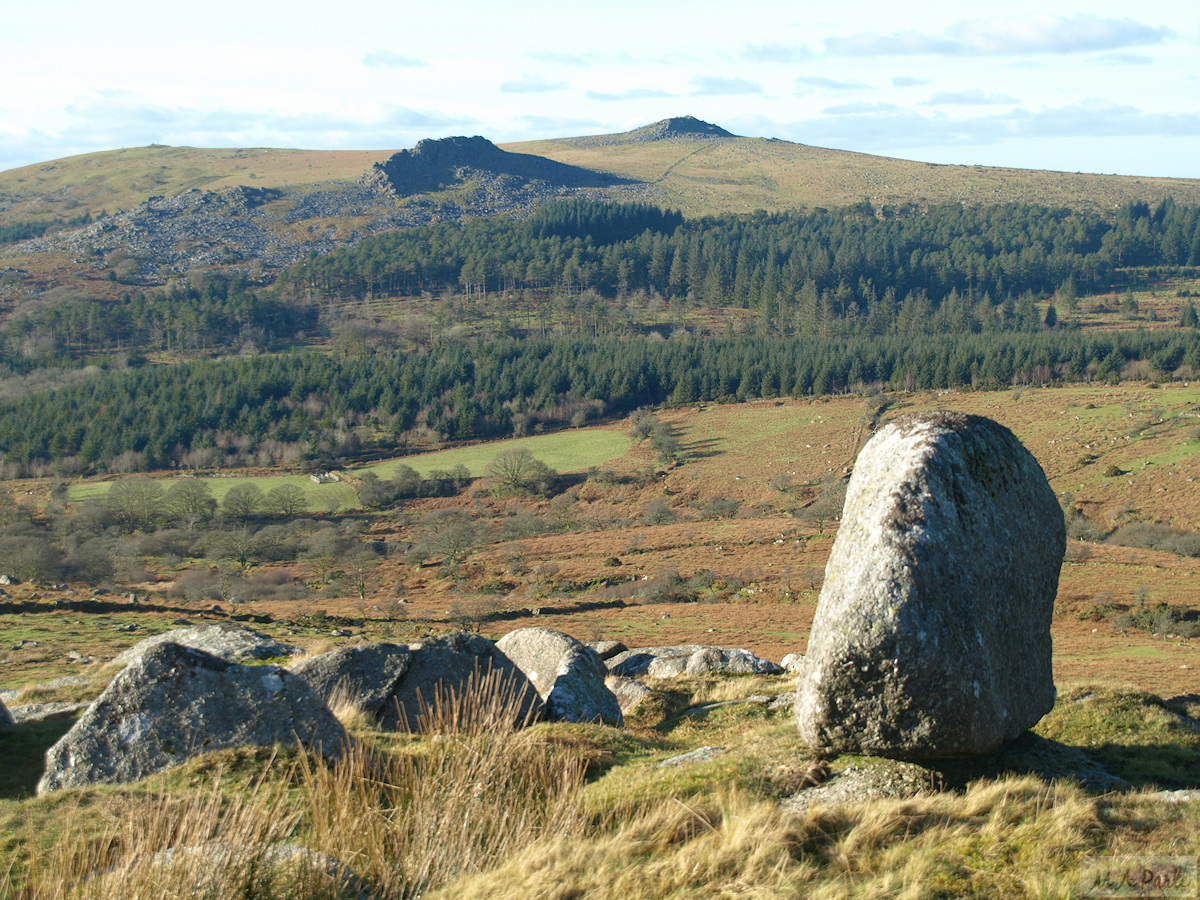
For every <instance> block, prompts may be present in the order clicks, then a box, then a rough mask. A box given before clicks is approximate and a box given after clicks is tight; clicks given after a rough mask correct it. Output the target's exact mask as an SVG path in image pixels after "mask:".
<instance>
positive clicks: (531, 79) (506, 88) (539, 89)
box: [500, 72, 570, 94]
mask: <svg viewBox="0 0 1200 900" xmlns="http://www.w3.org/2000/svg"><path fill="white" fill-rule="evenodd" d="M568 87H570V85H569V84H567V83H566V82H565V81H547V80H546V79H545V78H542V77H541V76H540V75H530V74H529V73H528V72H522V73H521V77H520V78H518V79H517V80H516V81H506V82H504V83H503V84H501V85H500V93H502V94H546V93H549V92H550V91H562V90H566V89H567V88H568Z"/></svg>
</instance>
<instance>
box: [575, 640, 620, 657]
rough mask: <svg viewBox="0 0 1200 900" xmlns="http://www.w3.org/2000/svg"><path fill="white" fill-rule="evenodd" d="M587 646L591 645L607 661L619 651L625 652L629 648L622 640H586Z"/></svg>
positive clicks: (584, 643) (585, 644)
mask: <svg viewBox="0 0 1200 900" xmlns="http://www.w3.org/2000/svg"><path fill="white" fill-rule="evenodd" d="M583 645H584V646H585V647H591V648H592V649H593V650H595V651H596V653H597V654H598V655H599V657H600V658H601V659H603V660H605V661H607V660H610V659H612V658H613V657H614V656H616V655H617V654H618V653H624V652H625V651H626V650H628V649H629V648H628V647H626V646H625V645H624V644H622V643H621V642H620V641H584V642H583Z"/></svg>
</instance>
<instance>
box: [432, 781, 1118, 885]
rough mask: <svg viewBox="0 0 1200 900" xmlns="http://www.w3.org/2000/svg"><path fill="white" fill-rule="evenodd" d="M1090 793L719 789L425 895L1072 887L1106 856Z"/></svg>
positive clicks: (1000, 786)
mask: <svg viewBox="0 0 1200 900" xmlns="http://www.w3.org/2000/svg"><path fill="white" fill-rule="evenodd" d="M1102 819H1103V810H1102V803H1101V801H1098V800H1096V799H1094V798H1092V797H1089V796H1087V795H1086V794H1084V793H1083V792H1081V791H1080V790H1078V789H1076V788H1074V787H1071V786H1067V785H1045V784H1043V783H1042V782H1041V781H1039V780H1038V779H1036V778H1030V777H1025V778H1010V779H1004V780H1000V781H995V782H984V783H981V784H979V785H976V786H975V787H972V788H971V789H970V790H968V791H967V793H966V794H965V795H953V794H933V795H929V796H921V797H917V798H915V799H911V800H903V801H876V802H873V803H869V804H863V805H858V806H853V807H844V808H840V809H822V808H818V809H814V810H811V811H810V812H809V813H808V814H806V815H793V814H789V813H787V812H785V811H783V810H782V809H781V808H780V807H779V806H778V805H776V804H772V803H766V802H761V801H753V800H750V799H748V798H747V797H745V796H744V795H740V794H737V793H728V792H727V793H723V794H719V795H718V796H716V797H715V798H713V799H711V800H708V801H705V802H701V803H683V802H681V801H678V800H665V801H661V802H660V803H658V804H656V805H654V806H653V807H652V808H649V809H646V810H645V811H643V812H642V813H641V814H640V815H637V816H635V817H633V818H632V819H631V820H629V821H626V822H623V823H619V824H616V825H614V826H613V827H612V828H608V829H600V830H598V831H596V832H594V833H592V834H590V835H589V836H588V837H587V839H585V840H579V839H577V838H571V839H563V838H553V839H551V840H549V841H544V842H542V843H540V844H537V845H534V846H531V847H528V848H526V849H525V850H524V852H523V853H521V854H520V855H519V856H518V857H517V858H515V859H513V860H511V861H510V862H508V863H507V864H506V865H504V866H502V867H500V868H498V869H496V870H495V871H493V872H489V873H484V874H480V875H476V876H470V877H466V878H462V879H460V880H458V881H456V882H454V883H453V884H451V885H449V886H447V887H446V888H445V889H444V890H443V891H441V892H438V893H435V894H433V895H431V896H433V897H456V898H470V897H489V898H529V897H545V898H568V897H585V896H586V897H588V898H589V900H590V898H601V900H602V898H610V897H611V898H622V900H624V898H630V897H637V898H659V897H661V898H668V897H700V896H704V897H734V896H737V897H743V896H748V897H764V898H765V897H781V898H782V897H798V896H804V897H814V898H825V897H828V898H833V897H851V896H853V897H933V896H976V897H998V896H1008V897H1035V896H1070V895H1072V894H1073V892H1074V888H1075V885H1076V883H1077V880H1078V871H1079V865H1080V862H1081V860H1082V859H1083V858H1084V857H1085V856H1086V855H1088V854H1094V853H1098V852H1108V850H1107V848H1106V846H1105V844H1106V840H1107V839H1108V838H1107V836H1106V831H1105V828H1104V825H1103V821H1102Z"/></svg>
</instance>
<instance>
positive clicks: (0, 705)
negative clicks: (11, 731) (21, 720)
mask: <svg viewBox="0 0 1200 900" xmlns="http://www.w3.org/2000/svg"><path fill="white" fill-rule="evenodd" d="M15 724H16V723H15V722H14V721H13V717H12V713H10V712H9V711H8V707H7V706H5V705H4V701H3V700H0V730H2V729H5V728H12V727H13V725H15Z"/></svg>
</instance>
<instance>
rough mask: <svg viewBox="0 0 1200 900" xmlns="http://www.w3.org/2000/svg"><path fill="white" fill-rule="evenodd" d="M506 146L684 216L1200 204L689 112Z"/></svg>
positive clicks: (1185, 189) (1169, 181)
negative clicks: (786, 134) (742, 126)
mask: <svg viewBox="0 0 1200 900" xmlns="http://www.w3.org/2000/svg"><path fill="white" fill-rule="evenodd" d="M501 146H502V147H504V149H506V150H511V151H514V152H520V153H528V154H532V155H535V156H544V157H546V158H548V159H553V160H555V161H557V162H561V163H566V164H568V165H572V166H578V167H580V168H584V169H593V170H596V171H600V172H609V173H611V174H613V175H618V176H622V177H625V178H630V179H635V180H638V181H642V182H644V183H646V184H650V185H653V186H654V187H655V188H657V189H658V196H660V197H661V198H662V200H661V201H660V202H664V203H666V204H668V205H670V206H674V207H676V208H678V209H681V210H682V211H683V212H684V213H685V214H686V215H692V216H701V215H711V214H718V213H742V212H751V211H754V210H758V209H766V210H790V209H798V208H800V209H803V208H811V207H817V206H821V207H826V208H832V207H835V206H846V205H849V204H851V203H857V202H859V201H862V200H869V201H870V202H871V203H872V204H874V205H875V206H877V207H878V206H881V205H885V204H890V205H896V206H898V205H903V204H908V203H916V204H918V205H922V206H924V205H928V204H932V203H944V202H962V203H968V204H981V205H988V204H993V203H1010V202H1016V203H1040V204H1045V205H1048V206H1070V207H1075V208H1084V209H1094V210H1105V209H1112V208H1113V207H1115V206H1119V205H1121V204H1123V203H1127V202H1129V201H1142V202H1147V203H1157V202H1159V201H1161V200H1162V199H1163V198H1164V197H1168V196H1170V197H1174V198H1175V200H1176V201H1178V202H1180V203H1189V204H1191V203H1200V179H1182V178H1151V177H1139V176H1120V175H1091V174H1082V173H1071V172H1050V171H1042V170H1033V169H1010V168H995V167H988V166H949V165H938V164H935V163H924V162H913V161H910V160H903V159H892V158H889V157H884V156H870V155H868V154H865V153H851V152H848V151H845V150H828V149H824V148H821V147H811V146H808V145H805V144H794V143H790V142H788V141H781V140H777V139H774V138H750V137H738V136H736V135H733V134H730V133H729V132H728V131H726V130H725V129H723V128H719V127H718V126H716V125H711V124H709V123H707V122H702V121H700V120H699V119H694V118H692V117H690V116H685V117H681V118H673V119H664V120H663V121H661V122H655V123H654V124H652V125H646V126H643V127H642V128H636V129H634V130H633V131H627V132H624V133H622V134H610V135H593V136H588V137H573V138H558V139H554V140H544V141H524V142H521V143H514V144H503V145H501Z"/></svg>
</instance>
